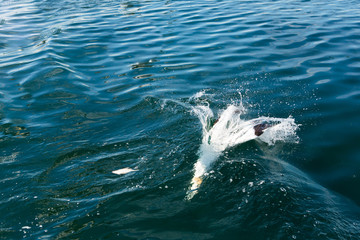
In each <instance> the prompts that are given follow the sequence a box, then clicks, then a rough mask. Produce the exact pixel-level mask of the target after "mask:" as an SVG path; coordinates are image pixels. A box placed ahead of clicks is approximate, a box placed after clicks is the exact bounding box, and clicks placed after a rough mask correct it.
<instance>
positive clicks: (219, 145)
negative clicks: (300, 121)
mask: <svg viewBox="0 0 360 240" xmlns="http://www.w3.org/2000/svg"><path fill="white" fill-rule="evenodd" d="M192 110H193V113H194V114H195V115H196V116H197V117H198V118H199V120H200V122H201V124H202V128H203V138H202V143H201V146H200V149H199V159H198V161H197V162H196V163H195V165H194V177H193V178H192V180H191V186H190V187H189V190H188V193H187V196H186V199H188V200H190V199H191V198H193V197H194V195H195V194H196V193H197V190H198V188H199V187H200V185H201V183H202V180H203V176H204V174H206V173H207V171H208V170H209V169H210V167H211V165H212V164H213V163H214V162H215V161H216V159H217V158H218V157H219V156H220V155H221V154H222V152H223V151H224V150H225V149H227V148H229V147H233V146H235V145H238V144H241V143H244V142H247V141H250V140H253V139H259V140H261V141H263V142H265V143H267V144H269V145H272V144H275V143H276V142H277V141H285V142H289V141H290V142H297V141H298V137H297V135H296V130H297V129H298V125H297V124H296V123H295V120H294V119H293V118H292V117H288V118H272V117H259V118H255V119H251V120H243V119H242V118H241V115H242V114H243V113H244V112H245V108H244V107H243V106H242V104H240V105H238V106H237V105H229V106H228V107H227V108H226V109H225V110H224V111H223V112H222V113H221V115H220V117H219V119H218V120H217V122H215V124H213V125H212V124H211V122H212V120H213V118H214V114H213V112H212V110H211V109H210V108H209V106H208V105H199V106H195V107H193V109H192ZM258 124H266V125H267V126H268V127H267V128H266V129H264V130H263V133H262V134H261V135H260V136H257V135H256V134H255V130H254V127H255V126H256V125H258Z"/></svg>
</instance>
